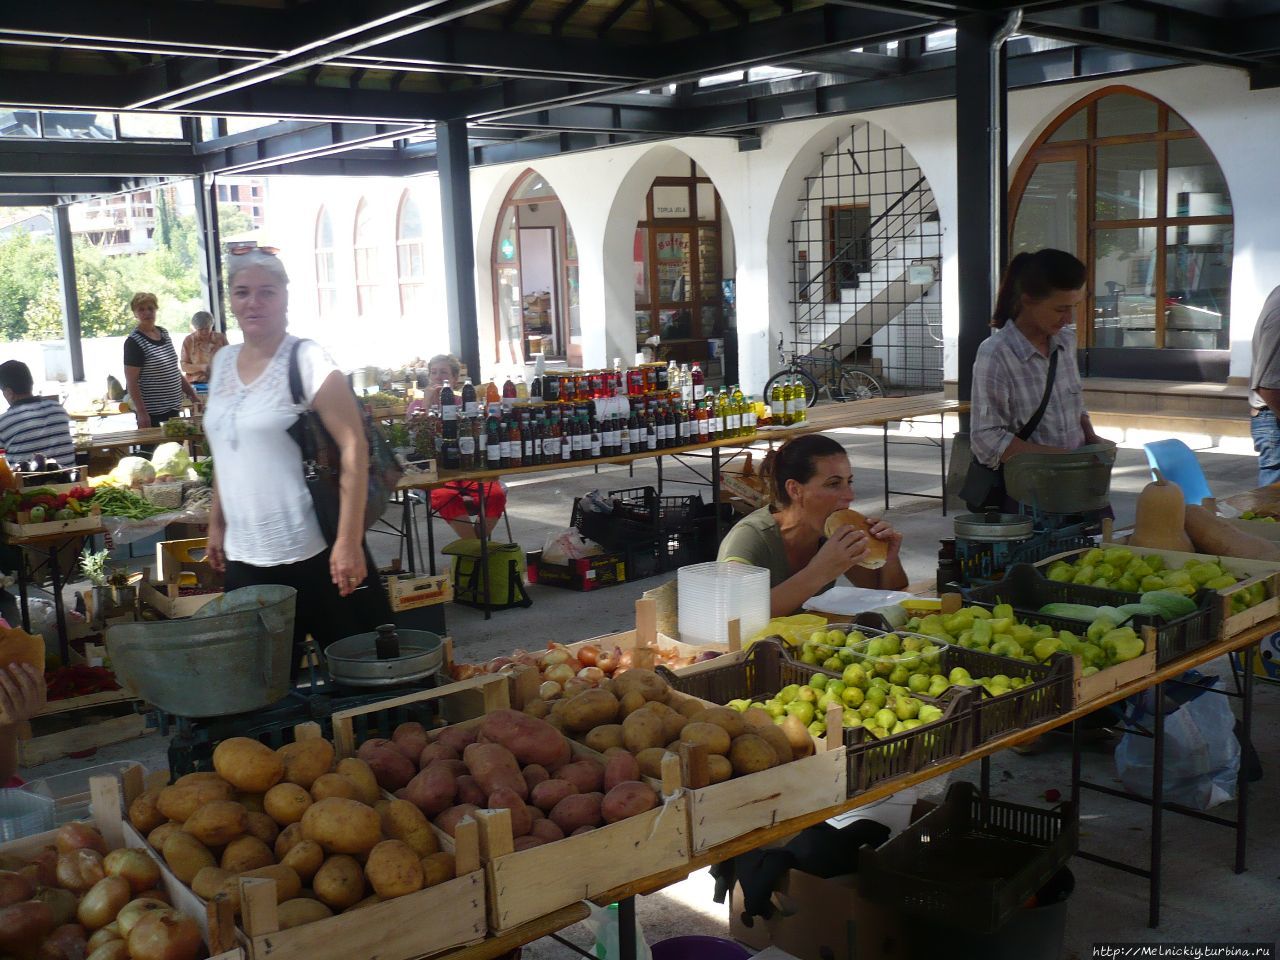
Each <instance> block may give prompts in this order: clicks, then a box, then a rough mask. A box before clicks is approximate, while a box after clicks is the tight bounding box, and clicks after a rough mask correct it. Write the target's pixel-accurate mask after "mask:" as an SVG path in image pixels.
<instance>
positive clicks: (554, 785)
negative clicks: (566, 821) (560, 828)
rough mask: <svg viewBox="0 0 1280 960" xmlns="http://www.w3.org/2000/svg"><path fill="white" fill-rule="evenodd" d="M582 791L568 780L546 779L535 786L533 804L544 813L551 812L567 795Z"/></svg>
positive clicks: (532, 797)
mask: <svg viewBox="0 0 1280 960" xmlns="http://www.w3.org/2000/svg"><path fill="white" fill-rule="evenodd" d="M581 792H582V791H581V790H579V789H578V788H577V786H575V785H574V784H572V783H570V782H569V781H568V780H560V779H558V778H557V779H554V780H544V781H543V782H542V783H540V784H538V785H537V786H536V787H534V788H533V794H532V796H531V797H530V799H531V800H532V801H533V805H534V806H535V807H537V808H538V809H539V810H542V811H543V812H544V813H550V812H551V811H552V810H554V809H555V808H556V804H558V803H559V802H560V801H561V800H563V799H564V798H565V797H567V796H569V795H570V794H574V793H581Z"/></svg>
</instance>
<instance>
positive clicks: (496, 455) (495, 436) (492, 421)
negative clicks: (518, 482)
mask: <svg viewBox="0 0 1280 960" xmlns="http://www.w3.org/2000/svg"><path fill="white" fill-rule="evenodd" d="M501 428H502V421H501V420H499V419H498V417H497V414H495V413H494V412H492V411H490V413H489V421H488V423H486V424H485V433H487V434H488V440H487V441H486V442H485V446H486V452H485V462H486V463H487V464H488V466H489V469H490V470H500V469H502V468H503V467H505V466H507V464H506V463H503V450H504V448H506V449H507V457H508V460H509V459H510V448H507V446H506V444H505V443H503V438H502V436H501V435H500V433H499V431H500V430H501Z"/></svg>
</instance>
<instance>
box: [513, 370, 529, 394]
mask: <svg viewBox="0 0 1280 960" xmlns="http://www.w3.org/2000/svg"><path fill="white" fill-rule="evenodd" d="M516 399H517V400H528V399H529V385H528V384H527V383H525V382H524V377H523V376H519V377H516Z"/></svg>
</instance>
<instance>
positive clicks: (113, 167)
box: [0, 138, 200, 177]
mask: <svg viewBox="0 0 1280 960" xmlns="http://www.w3.org/2000/svg"><path fill="white" fill-rule="evenodd" d="M199 169H200V165H199V162H198V161H197V160H196V158H195V157H193V156H192V155H191V147H190V145H189V144H186V143H180V142H175V143H172V144H157V143H129V142H124V141H101V140H17V139H14V140H10V139H8V138H5V140H4V141H3V142H0V174H8V173H32V174H45V175H49V176H71V175H76V174H94V175H99V176H121V177H146V176H161V177H164V176H190V175H191V174H193V173H197V172H199Z"/></svg>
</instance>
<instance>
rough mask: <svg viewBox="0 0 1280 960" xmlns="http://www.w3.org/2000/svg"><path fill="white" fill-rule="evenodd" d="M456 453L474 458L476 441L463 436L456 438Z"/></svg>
mask: <svg viewBox="0 0 1280 960" xmlns="http://www.w3.org/2000/svg"><path fill="white" fill-rule="evenodd" d="M458 452H459V453H460V454H462V455H463V456H464V457H470V456H474V455H475V452H476V441H475V438H474V437H470V436H468V435H466V434H463V435H462V436H461V437H459V438H458Z"/></svg>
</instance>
